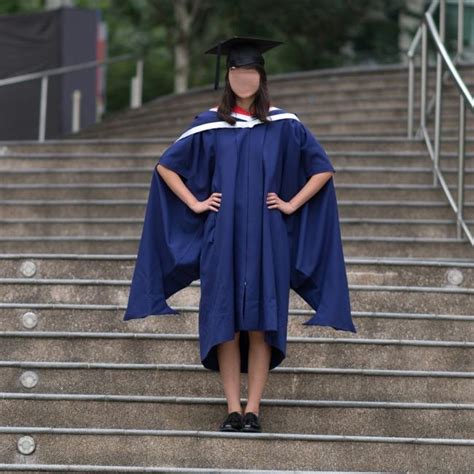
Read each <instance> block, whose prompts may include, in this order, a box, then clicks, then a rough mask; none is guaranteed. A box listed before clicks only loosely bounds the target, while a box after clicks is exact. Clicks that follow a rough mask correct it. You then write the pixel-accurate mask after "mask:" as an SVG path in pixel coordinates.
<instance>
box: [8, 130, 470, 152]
mask: <svg viewBox="0 0 474 474" xmlns="http://www.w3.org/2000/svg"><path fill="white" fill-rule="evenodd" d="M315 134H316V136H317V138H318V140H319V141H320V142H321V144H322V145H323V146H324V148H325V149H326V150H327V152H328V153H333V152H335V151H346V152H356V151H361V152H366V153H367V152H369V153H370V152H375V151H378V152H384V153H390V152H394V153H400V152H415V153H424V154H425V156H428V155H427V148H426V145H425V143H424V142H423V141H422V140H420V139H418V138H413V139H408V138H406V137H393V136H385V137H383V136H382V137H373V136H363V137H361V136H355V135H341V136H338V137H334V136H325V135H324V134H321V133H319V132H318V131H315ZM175 139H176V136H173V137H164V136H161V138H123V139H120V138H109V139H107V138H101V139H97V138H94V139H70V140H48V141H46V142H45V143H43V144H38V142H37V141H21V142H19V141H0V152H1V153H0V154H2V155H8V154H11V153H23V154H25V153H73V154H77V153H91V152H93V153H105V152H107V153H122V154H125V153H127V154H129V155H141V154H143V153H148V154H153V153H156V154H157V157H159V155H160V154H161V153H162V152H163V151H164V150H165V149H166V148H168V147H169V146H170V145H171V144H172V143H173V142H174V140H175ZM457 145H458V140H457V139H455V138H445V139H444V140H443V142H442V147H441V150H442V152H443V153H446V152H448V153H449V152H450V153H457V152H458V148H457ZM466 152H467V153H474V139H470V138H469V137H466Z"/></svg>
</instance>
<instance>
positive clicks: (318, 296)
mask: <svg viewBox="0 0 474 474" xmlns="http://www.w3.org/2000/svg"><path fill="white" fill-rule="evenodd" d="M294 127H296V137H297V146H296V150H295V152H294V155H295V156H294V157H293V158H295V159H297V160H299V169H298V177H299V178H298V189H297V190H296V192H298V191H299V189H301V187H302V186H304V184H305V183H306V181H307V180H308V178H309V177H311V176H312V175H314V174H318V173H323V172H327V171H331V172H333V173H336V170H335V169H334V167H333V165H332V163H331V161H330V159H329V157H328V155H327V153H326V151H325V150H324V148H323V147H322V145H321V144H320V143H319V141H318V140H317V139H316V137H315V136H314V135H313V134H312V133H311V131H310V130H309V129H308V128H307V127H306V126H305V125H304V124H303V123H301V122H297V121H295V124H294ZM295 194H296V193H295ZM288 222H289V242H290V255H291V268H290V287H291V288H292V289H293V290H294V291H295V292H296V293H298V294H299V295H300V296H301V297H302V298H303V299H304V300H305V301H306V302H307V303H308V304H309V305H310V306H311V307H312V308H313V309H314V310H316V313H315V314H313V315H312V317H311V318H310V319H308V320H307V321H305V322H303V323H302V324H304V325H319V326H330V327H332V328H334V329H337V330H344V331H351V332H357V331H356V328H355V326H354V323H353V321H352V316H351V304H350V297H349V286H348V281H347V275H346V268H345V262H344V253H343V247H342V238H341V231H340V224H339V213H338V206H337V199H336V191H335V187H334V177H331V178H330V179H329V180H328V181H327V182H326V183H325V184H324V185H323V187H322V188H321V189H320V190H319V191H318V192H317V193H316V194H315V195H314V196H313V197H311V198H310V199H309V200H308V201H306V202H305V203H304V204H303V205H302V206H301V207H300V208H299V209H298V210H297V211H296V212H295V213H294V214H292V215H290V216H289V220H288Z"/></svg>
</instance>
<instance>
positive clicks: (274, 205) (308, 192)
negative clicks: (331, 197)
mask: <svg viewBox="0 0 474 474" xmlns="http://www.w3.org/2000/svg"><path fill="white" fill-rule="evenodd" d="M333 175H334V173H333V172H332V171H325V172H322V173H317V174H314V175H313V176H311V178H309V179H308V181H307V182H306V184H305V185H304V186H303V187H302V188H301V189H300V190H299V191H298V193H297V194H295V195H294V196H293V197H292V198H291V199H290V200H289V201H283V199H280V198H279V197H278V195H277V194H276V193H268V195H267V204H268V205H269V206H268V208H269V209H279V210H280V211H282V212H284V213H285V214H292V213H293V212H295V211H296V210H297V209H298V208H299V207H301V206H302V205H303V204H304V203H305V202H306V201H307V200H308V199H311V198H312V197H313V196H314V195H315V194H316V193H317V192H318V191H319V190H320V189H321V188H322V187H323V186H324V184H325V183H326V182H327V181H329V180H330V179H331V178H332V177H333Z"/></svg>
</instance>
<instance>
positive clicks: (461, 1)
mask: <svg viewBox="0 0 474 474" xmlns="http://www.w3.org/2000/svg"><path fill="white" fill-rule="evenodd" d="M456 52H457V57H458V58H461V57H462V54H463V52H464V0H458V44H457V51H456Z"/></svg>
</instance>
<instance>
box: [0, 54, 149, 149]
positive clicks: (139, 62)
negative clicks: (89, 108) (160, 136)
mask: <svg viewBox="0 0 474 474" xmlns="http://www.w3.org/2000/svg"><path fill="white" fill-rule="evenodd" d="M130 59H135V60H136V72H135V76H133V77H132V79H131V83H130V107H131V108H137V107H140V106H141V104H142V91H143V59H141V58H138V59H137V58H136V56H135V55H132V54H125V55H122V56H116V57H114V58H108V59H105V60H103V61H89V62H85V63H80V64H74V65H72V66H63V67H58V68H54V69H47V70H45V71H38V72H33V73H29V74H23V75H21V76H13V77H7V78H6V79H0V87H3V86H9V85H12V84H19V83H21V82H27V81H33V80H36V79H41V92H40V108H39V118H38V141H40V142H44V140H45V135H46V117H47V103H48V79H49V77H51V76H57V75H60V74H66V73H68V72H73V71H82V70H84V69H91V68H95V67H98V66H104V65H106V64H111V63H116V62H122V61H129V60H130ZM80 97H81V93H80V91H77V90H76V91H74V92H73V93H72V104H73V107H72V131H73V132H77V131H79V117H80V103H81V101H80Z"/></svg>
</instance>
